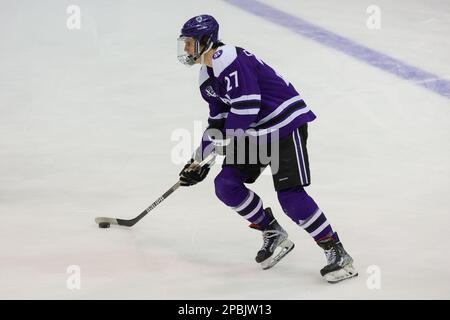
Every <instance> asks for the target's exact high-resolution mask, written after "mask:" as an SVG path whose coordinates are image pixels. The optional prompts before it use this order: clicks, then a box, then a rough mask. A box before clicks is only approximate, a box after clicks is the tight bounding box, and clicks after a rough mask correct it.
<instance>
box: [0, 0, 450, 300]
mask: <svg viewBox="0 0 450 320" xmlns="http://www.w3.org/2000/svg"><path fill="white" fill-rule="evenodd" d="M71 5H75V6H77V7H75V9H76V8H78V9H79V10H80V11H79V20H77V21H79V22H80V24H79V27H80V28H79V29H78V28H76V25H75V28H74V29H73V27H74V24H71V23H72V22H73V21H74V20H73V19H75V18H76V16H74V14H75V13H76V12H78V11H72V10H73V8H72V7H70V6H71ZM371 5H376V6H377V7H378V9H379V10H380V11H379V16H378V17H379V18H380V20H378V22H379V27H380V28H379V29H371V28H369V27H370V26H373V25H371V24H370V23H369V27H368V20H370V21H372V20H371V19H372V18H373V17H372V16H373V12H372V11H371V10H372V9H373V7H372V9H370V10H369V12H367V10H368V8H369V6H371ZM252 10H253V11H252ZM201 13H207V14H211V15H213V16H215V17H216V18H217V20H218V21H219V23H220V26H221V27H220V28H221V29H220V38H221V39H222V40H223V41H224V42H225V43H227V44H233V45H237V46H241V47H244V48H246V49H248V50H249V51H251V52H253V53H255V54H256V55H257V56H258V57H259V58H261V59H262V60H264V61H265V62H267V63H268V64H269V65H271V66H272V67H274V68H275V69H276V70H277V71H278V72H279V73H281V74H283V75H284V76H285V77H286V78H287V79H289V80H290V81H291V82H292V83H293V84H294V86H295V87H296V88H297V89H298V90H299V91H300V93H301V95H302V96H303V97H304V99H305V101H306V103H307V104H308V105H309V106H310V107H311V109H312V110H313V111H314V113H315V114H316V115H317V119H316V120H315V121H314V122H312V123H311V124H310V126H309V140H308V147H309V153H310V162H311V171H312V180H313V183H312V185H311V186H310V187H308V188H307V191H308V193H309V194H310V195H311V196H312V197H313V198H314V199H315V200H316V201H317V202H318V204H319V206H320V207H321V209H322V210H323V211H324V212H325V213H326V215H327V217H328V219H329V220H330V222H331V224H332V225H333V227H334V229H335V230H336V231H337V232H338V233H339V235H340V237H341V240H342V241H343V243H344V245H345V247H346V249H347V250H348V251H349V253H350V254H351V255H352V256H353V258H354V260H355V266H356V267H357V269H358V271H359V277H358V278H355V279H351V280H349V281H345V282H342V283H340V284H337V285H330V284H328V283H326V282H325V281H324V280H323V279H322V278H321V277H320V274H319V270H320V269H321V268H322V267H323V266H324V265H325V262H326V260H325V256H324V254H323V251H322V250H321V249H320V248H319V247H318V246H317V245H316V244H315V243H314V242H313V240H312V239H311V238H310V237H309V235H308V234H307V233H306V232H305V231H303V230H302V229H301V228H300V227H298V226H297V225H296V224H294V223H293V222H292V221H291V220H290V219H289V218H288V217H287V216H286V215H285V214H284V213H283V212H282V210H281V207H280V205H279V203H278V201H277V197H276V193H275V192H274V191H273V183H272V179H271V176H270V175H264V176H262V177H261V178H260V179H259V180H258V181H257V182H256V183H255V184H254V185H252V186H251V188H252V190H254V191H255V192H257V193H258V194H259V195H260V196H261V198H262V199H263V201H264V205H265V206H270V207H272V209H273V211H274V213H275V216H276V217H277V218H278V220H279V221H280V223H281V224H282V225H283V226H284V228H285V229H286V230H287V231H288V232H289V234H290V238H291V239H292V240H293V241H294V242H295V244H296V247H295V249H294V250H293V251H292V253H290V254H289V255H288V256H287V257H286V258H285V259H284V260H283V261H281V262H280V263H279V264H278V265H276V266H275V267H274V268H272V269H270V270H267V271H263V270H261V269H260V267H259V265H257V264H256V263H255V262H254V256H255V254H256V252H257V250H258V249H259V248H260V246H261V243H262V239H261V235H260V234H259V233H258V232H257V231H255V230H251V229H250V228H248V227H247V222H246V221H245V220H243V219H242V218H241V217H239V216H238V215H237V214H236V213H235V212H233V211H231V210H230V209H229V208H227V207H226V206H225V205H224V204H222V203H221V202H220V201H219V200H218V199H217V198H216V196H215V194H214V185H213V178H214V176H215V175H216V174H217V173H218V172H219V170H220V166H219V165H217V166H215V167H214V168H213V170H211V172H210V175H209V176H208V178H207V179H206V180H205V181H204V182H203V183H201V184H199V185H196V186H194V187H192V188H183V189H179V190H178V191H176V192H175V193H174V194H173V195H172V196H171V197H170V198H168V199H167V200H166V201H165V202H164V203H162V204H160V205H159V206H158V207H157V208H156V209H155V210H154V211H152V212H151V214H149V215H148V216H146V217H145V218H144V219H143V220H142V221H141V222H139V223H138V224H136V225H135V226H134V227H132V228H128V229H126V228H123V227H114V226H113V227H111V228H110V229H99V228H98V227H97V225H96V224H95V222H94V218H95V217H97V216H111V217H119V218H126V219H129V218H132V217H134V216H136V215H137V214H139V213H140V212H141V211H142V210H143V209H145V208H146V207H147V206H148V205H150V204H151V203H152V202H153V201H155V200H156V199H157V198H158V197H159V196H160V195H161V194H162V193H164V192H165V191H166V190H167V189H168V188H169V187H170V186H172V185H173V184H174V183H175V182H176V181H177V179H178V173H179V171H180V170H181V168H182V166H183V163H184V162H185V161H187V160H188V159H189V155H190V152H191V150H187V151H186V152H184V153H182V154H178V153H177V152H175V151H176V150H177V149H176V148H177V146H179V144H180V140H179V135H178V134H180V133H183V132H184V133H186V134H188V135H190V136H191V139H190V140H189V141H190V142H189V143H190V144H191V145H192V148H193V147H194V145H195V146H196V145H197V144H198V142H199V140H198V139H197V137H194V135H195V134H194V133H195V132H196V131H198V127H199V121H202V123H203V125H206V120H207V116H208V106H207V105H206V104H205V102H204V101H203V100H202V99H201V96H200V93H199V91H198V66H194V67H192V68H190V69H189V68H186V67H185V66H183V65H182V64H180V63H179V62H178V61H177V58H176V53H177V52H176V39H177V37H178V35H179V32H180V28H181V26H182V25H183V23H184V22H185V21H186V20H187V19H189V18H191V17H193V16H195V15H197V14H201ZM282 13H284V14H282ZM287 16H289V19H287V18H286V17H287ZM375 18H376V17H375ZM299 22H301V23H299ZM305 26H310V27H311V28H312V30H315V32H316V33H317V34H319V33H320V32H322V31H323V30H326V32H325V31H324V33H323V36H321V37H314V35H311V34H309V35H308V34H306V33H305V32H304V28H305ZM319 31H320V32H319ZM449 33H450V2H449V1H446V0H429V1H425V0H421V1H419V0H414V1H406V0H402V1H395V2H394V1H387V0H377V1H365V0H362V1H360V0H345V1H339V3H338V2H336V1H331V0H320V1H316V0H301V1H300V0H280V1H269V0H262V1H260V2H255V1H250V0H248V1H244V0H243V1H232V0H229V1H223V0H194V1H174V0H166V1H144V0H129V1H106V0H89V1H88V0H83V1H81V0H73V1H66V0H62V1H59V0H40V1H31V0H28V1H24V0H0V218H1V224H0V298H1V299H419V298H425V299H449V298H450V285H449V284H450V256H449V252H448V251H449V250H448V244H449V241H450V236H449V230H448V229H449V226H450V187H449V181H448V179H449V176H450V142H449V141H450V63H449V61H450V59H449V57H450V37H449ZM333 34H335V35H338V36H340V37H342V38H339V39H341V40H342V39H347V40H348V41H351V43H352V44H355V45H358V46H360V47H358V48H367V49H372V50H374V51H369V52H370V54H366V55H364V54H362V55H361V54H360V53H358V52H359V51H358V50H356V49H355V47H353V49H352V47H351V46H349V45H348V43H350V42H345V41H344V42H342V46H341V47H339V48H337V47H336V45H337V42H336V41H332V40H333V39H335V40H336V38H333V37H332V35H333ZM338 42H339V43H341V42H340V41H338ZM355 50H356V51H355ZM374 52H375V53H374ZM392 59H393V60H392ZM389 61H391V62H392V61H396V62H398V63H401V64H395V63H394V65H392V64H386V63H385V62H389ZM421 72H422V73H421ZM430 75H431V76H430ZM185 136H186V135H185ZM180 159H181V160H180Z"/></svg>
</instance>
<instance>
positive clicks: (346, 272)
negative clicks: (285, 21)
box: [323, 263, 358, 284]
mask: <svg viewBox="0 0 450 320" xmlns="http://www.w3.org/2000/svg"><path fill="white" fill-rule="evenodd" d="M356 276H358V271H356V269H355V268H354V267H353V264H351V263H350V264H348V265H346V266H344V267H343V268H342V269H339V270H336V271H333V272H330V273H327V274H326V275H324V276H323V277H324V278H325V280H326V281H327V282H328V283H332V284H334V283H338V282H341V281H343V280H345V279H350V278H353V277H356Z"/></svg>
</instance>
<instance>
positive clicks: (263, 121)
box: [196, 45, 316, 159]
mask: <svg viewBox="0 0 450 320" xmlns="http://www.w3.org/2000/svg"><path fill="white" fill-rule="evenodd" d="M212 66H213V67H212V68H210V67H207V66H206V65H202V67H201V69H200V79H199V85H200V92H201V94H202V97H203V99H204V100H205V101H206V102H208V104H209V118H208V124H209V126H208V129H209V128H214V129H219V130H221V131H223V132H227V133H228V132H229V131H230V129H242V130H244V131H245V134H246V135H249V136H254V137H260V136H262V135H267V134H270V133H271V132H274V131H277V133H278V137H279V138H284V137H286V136H287V135H289V134H290V133H292V132H293V131H294V130H295V129H296V128H298V127H300V126H301V125H303V124H305V123H306V122H310V121H313V120H314V119H315V118H316V116H315V115H314V113H313V112H312V111H311V110H310V109H309V107H308V106H307V105H306V103H305V102H304V101H303V99H302V98H301V97H300V95H299V94H298V92H297V91H296V90H295V88H294V87H293V86H292V84H290V83H289V82H288V81H286V80H285V79H283V78H282V77H281V76H280V75H278V74H277V73H276V72H275V71H274V70H273V69H272V68H271V67H270V66H268V65H267V64H265V63H264V62H263V61H261V60H260V59H258V58H257V57H256V56H255V55H253V54H252V53H250V52H248V51H246V50H245V49H242V48H239V47H234V46H231V45H224V46H221V47H219V48H218V49H217V51H216V52H215V54H214V56H213V59H212ZM210 143H211V141H209V140H208V139H207V138H206V137H204V138H203V141H202V144H201V147H200V148H199V149H200V150H197V153H196V158H198V156H199V154H198V153H199V151H201V152H202V153H201V154H204V150H205V148H206V147H207V146H208V145H209V144H210ZM205 156H206V155H205ZM200 159H201V158H200Z"/></svg>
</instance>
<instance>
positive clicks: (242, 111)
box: [230, 108, 261, 115]
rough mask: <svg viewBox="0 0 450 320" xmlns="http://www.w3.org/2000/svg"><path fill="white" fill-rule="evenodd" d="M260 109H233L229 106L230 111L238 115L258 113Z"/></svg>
mask: <svg viewBox="0 0 450 320" xmlns="http://www.w3.org/2000/svg"><path fill="white" fill-rule="evenodd" d="M260 110H261V109H260V108H253V109H235V108H231V109H230V112H232V113H234V114H238V115H251V114H258V113H259V111H260Z"/></svg>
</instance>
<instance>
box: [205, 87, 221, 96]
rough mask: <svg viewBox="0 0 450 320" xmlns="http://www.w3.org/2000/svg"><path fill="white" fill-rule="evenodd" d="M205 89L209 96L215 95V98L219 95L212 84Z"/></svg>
mask: <svg viewBox="0 0 450 320" xmlns="http://www.w3.org/2000/svg"><path fill="white" fill-rule="evenodd" d="M205 91H206V94H207V95H208V96H209V97H214V98H217V97H218V95H217V93H215V92H214V89H213V88H212V87H211V86H207V87H206V89H205Z"/></svg>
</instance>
